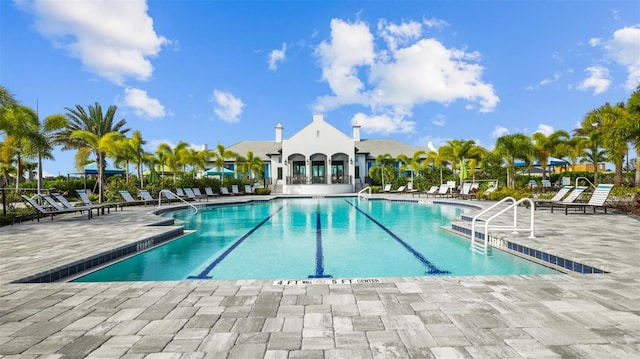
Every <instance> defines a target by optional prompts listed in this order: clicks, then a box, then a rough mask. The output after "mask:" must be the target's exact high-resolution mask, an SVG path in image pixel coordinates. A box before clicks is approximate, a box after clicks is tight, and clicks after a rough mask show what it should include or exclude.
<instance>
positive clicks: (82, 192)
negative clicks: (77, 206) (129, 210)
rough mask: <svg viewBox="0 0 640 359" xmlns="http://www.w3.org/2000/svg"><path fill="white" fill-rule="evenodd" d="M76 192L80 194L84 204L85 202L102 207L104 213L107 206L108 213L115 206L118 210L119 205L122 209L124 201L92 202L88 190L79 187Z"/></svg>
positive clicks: (90, 205)
mask: <svg viewBox="0 0 640 359" xmlns="http://www.w3.org/2000/svg"><path fill="white" fill-rule="evenodd" d="M76 193H77V194H78V196H80V200H81V201H82V204H84V205H85V206H87V207H99V208H101V209H102V214H104V210H105V208H106V209H107V213H109V212H110V210H111V208H115V209H116V211H117V210H118V207H120V210H122V203H100V204H93V203H92V202H91V200H90V199H89V196H88V195H87V192H86V191H85V190H83V189H77V190H76Z"/></svg>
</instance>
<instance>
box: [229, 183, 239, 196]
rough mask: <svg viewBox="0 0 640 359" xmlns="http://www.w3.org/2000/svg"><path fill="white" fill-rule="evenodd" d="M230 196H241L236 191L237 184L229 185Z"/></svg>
mask: <svg viewBox="0 0 640 359" xmlns="http://www.w3.org/2000/svg"><path fill="white" fill-rule="evenodd" d="M231 194H233V195H241V194H242V193H240V191H239V190H238V185H237V184H232V185H231Z"/></svg>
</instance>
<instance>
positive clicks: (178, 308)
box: [0, 195, 640, 358]
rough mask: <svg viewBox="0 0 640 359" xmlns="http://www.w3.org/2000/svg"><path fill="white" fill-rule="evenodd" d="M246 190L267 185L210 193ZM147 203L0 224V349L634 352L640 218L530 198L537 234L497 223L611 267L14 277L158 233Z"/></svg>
mask: <svg viewBox="0 0 640 359" xmlns="http://www.w3.org/2000/svg"><path fill="white" fill-rule="evenodd" d="M385 197H388V198H390V199H396V200H405V199H408V198H410V197H409V196H407V195H386V196H385ZM251 198H258V199H264V198H265V197H251V196H245V197H236V198H220V199H215V200H211V201H210V202H209V203H222V202H229V201H245V200H250V199H251ZM269 198H270V197H269ZM420 200H424V199H420ZM428 200H430V199H428ZM202 203H203V204H206V203H207V202H202ZM459 203H461V204H469V203H472V204H473V205H474V206H475V205H480V206H483V205H486V202H483V201H460V202H459ZM163 207H164V206H163ZM155 209H156V208H155V207H152V206H149V207H125V209H124V211H122V212H120V211H118V212H111V213H110V214H107V215H103V216H99V217H94V218H93V219H92V220H87V219H86V217H84V216H82V217H81V216H76V215H65V216H60V217H56V218H55V219H54V220H53V221H50V220H48V219H41V221H40V223H38V222H26V223H22V224H17V225H14V226H7V227H2V228H0V232H1V233H0V257H1V259H2V261H1V263H0V273H2V274H1V278H0V286H1V289H0V303H2V306H1V307H0V355H7V356H9V355H20V356H21V357H25V356H27V357H28V356H29V355H32V356H34V357H35V356H37V355H42V354H54V355H55V354H58V355H62V354H65V355H69V356H82V357H85V356H89V357H91V356H93V357H142V356H144V355H145V354H153V355H160V354H159V353H162V356H159V357H178V356H180V355H181V354H182V355H187V356H189V357H191V356H193V357H204V356H205V355H209V356H211V357H216V358H217V357H223V358H224V357H230V358H231V357H238V358H247V357H260V358H262V357H270V358H297V357H305V358H307V357H308V358H314V357H326V358H343V357H344V358H347V357H349V358H371V357H427V358H429V357H438V358H439V357H442V358H449V357H508V358H517V357H567V356H568V357H572V356H573V357H596V356H600V357H631V356H638V355H640V352H639V349H638V348H640V339H638V338H640V317H639V316H638V314H637V313H638V311H640V286H639V285H638V284H639V282H640V279H639V276H638V274H639V273H638V272H639V271H640V270H639V269H638V265H637V260H638V258H637V257H638V254H640V235H639V234H637V233H638V229H639V228H640V221H639V220H638V219H637V218H634V217H630V216H626V215H621V214H603V213H601V212H600V213H597V214H569V215H568V216H565V215H564V214H563V213H562V214H561V213H553V214H552V213H550V211H548V210H538V211H536V220H537V221H538V225H537V227H538V230H537V233H536V238H535V239H529V238H527V237H526V235H515V234H510V233H509V234H504V233H503V234H501V235H503V236H505V237H508V238H509V239H510V240H512V241H516V242H518V243H522V244H523V245H527V246H530V247H532V248H536V249H538V250H541V251H545V252H547V253H560V254H563V255H565V256H567V257H570V258H575V260H580V261H584V262H588V263H591V264H595V265H597V266H598V267H600V268H602V269H603V270H606V271H608V272H610V273H609V274H590V275H585V274H558V275H540V276H482V277H402V278H382V279H381V281H382V283H374V284H371V283H369V284H325V285H294V286H279V285H274V283H273V281H253V280H244V281H176V282H138V283H48V284H14V283H10V282H12V281H14V280H16V279H20V278H24V277H27V276H29V275H32V274H33V273H36V272H43V271H47V270H49V269H51V268H55V267H58V266H61V265H64V264H66V263H71V262H75V261H80V260H82V259H84V258H87V257H90V256H92V255H96V254H99V253H103V252H105V251H108V250H113V249H114V248H119V247H122V246H126V245H130V244H131V243H137V242H140V241H142V242H144V241H146V240H148V239H149V238H153V237H154V236H162V235H163V233H166V231H168V230H172V228H173V227H170V226H149V225H150V224H154V223H157V222H158V221H159V220H160V218H159V217H157V216H156V215H154V214H153V212H154V211H155ZM394 355H395V356H394Z"/></svg>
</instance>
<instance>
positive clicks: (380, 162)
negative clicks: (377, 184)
mask: <svg viewBox="0 0 640 359" xmlns="http://www.w3.org/2000/svg"><path fill="white" fill-rule="evenodd" d="M395 162H396V161H395V159H394V158H393V157H392V156H391V155H390V154H388V153H385V154H380V155H378V156H377V157H376V164H375V165H374V166H373V167H371V169H370V170H369V173H370V175H369V176H371V174H375V173H376V172H380V177H381V182H382V188H384V186H385V183H384V174H385V172H388V173H387V177H390V176H392V175H394V174H395V168H393V170H390V171H387V167H390V166H391V167H392V166H394V165H395ZM371 177H373V176H371Z"/></svg>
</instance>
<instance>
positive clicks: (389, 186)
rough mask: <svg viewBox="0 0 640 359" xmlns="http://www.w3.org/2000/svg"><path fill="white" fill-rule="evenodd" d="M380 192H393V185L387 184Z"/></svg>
mask: <svg viewBox="0 0 640 359" xmlns="http://www.w3.org/2000/svg"><path fill="white" fill-rule="evenodd" d="M380 192H391V185H390V184H387V185H385V186H384V188H383V189H381V190H380Z"/></svg>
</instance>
